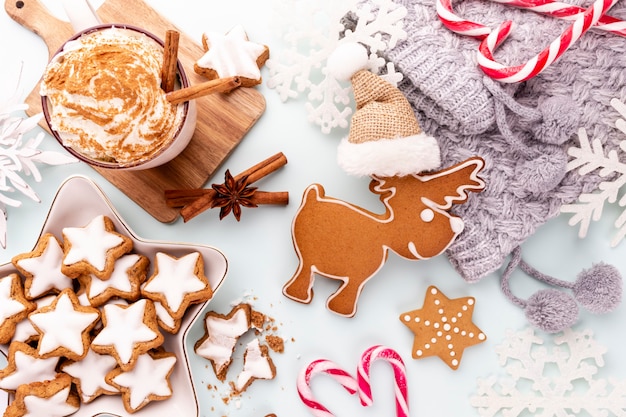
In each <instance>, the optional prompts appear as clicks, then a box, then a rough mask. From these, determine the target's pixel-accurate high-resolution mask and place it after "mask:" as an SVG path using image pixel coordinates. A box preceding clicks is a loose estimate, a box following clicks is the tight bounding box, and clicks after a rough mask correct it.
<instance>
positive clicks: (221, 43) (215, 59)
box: [194, 25, 270, 87]
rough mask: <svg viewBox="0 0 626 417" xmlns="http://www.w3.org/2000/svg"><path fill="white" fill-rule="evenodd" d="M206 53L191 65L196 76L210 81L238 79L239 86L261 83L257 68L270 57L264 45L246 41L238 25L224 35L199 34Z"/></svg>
mask: <svg viewBox="0 0 626 417" xmlns="http://www.w3.org/2000/svg"><path fill="white" fill-rule="evenodd" d="M202 45H203V46H204V50H205V51H206V53H205V54H204V55H203V56H202V57H201V58H200V59H198V61H197V62H196V63H195V65H194V70H195V71H196V73H198V74H200V75H203V76H205V77H207V78H208V79H210V80H215V79H218V78H226V77H234V76H238V77H239V79H240V80H241V85H242V86H243V87H252V86H255V85H257V84H260V83H261V81H262V78H261V70H260V68H261V67H262V66H263V65H265V61H267V59H268V58H269V56H270V50H269V48H268V47H267V46H266V45H261V44H258V43H254V42H250V40H248V35H247V34H246V32H245V30H244V29H243V27H242V26H241V25H238V26H235V27H234V28H232V29H231V30H230V31H228V33H226V34H225V35H224V34H222V33H216V32H206V33H204V35H202Z"/></svg>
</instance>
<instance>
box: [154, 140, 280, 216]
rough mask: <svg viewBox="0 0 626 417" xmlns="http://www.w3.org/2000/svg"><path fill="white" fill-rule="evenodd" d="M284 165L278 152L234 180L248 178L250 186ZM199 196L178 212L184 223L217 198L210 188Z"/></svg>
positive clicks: (211, 204) (205, 208)
mask: <svg viewBox="0 0 626 417" xmlns="http://www.w3.org/2000/svg"><path fill="white" fill-rule="evenodd" d="M286 164H287V157H286V156H285V155H284V154H283V153H282V152H279V153H277V154H275V155H272V156H270V157H269V158H267V159H265V160H264V161H261V162H259V163H258V164H256V165H254V166H252V167H250V168H248V169H246V170H245V171H243V172H241V173H240V174H237V175H236V176H235V177H234V178H235V180H236V181H239V180H241V179H242V178H243V177H244V176H248V184H252V183H254V182H255V181H258V180H260V179H261V178H263V177H265V176H267V175H269V174H271V173H272V172H274V171H276V170H277V169H278V168H280V167H282V166H284V165H286ZM201 194H202V195H200V196H199V197H197V198H196V199H194V200H193V201H192V202H191V203H189V204H186V205H185V206H184V207H183V208H182V209H181V210H180V215H181V217H182V218H183V220H184V221H185V222H187V221H189V220H191V219H192V218H194V217H196V216H197V215H198V214H200V213H202V212H203V211H205V210H207V209H209V208H211V207H212V206H213V200H214V199H215V197H216V196H217V192H216V191H215V190H214V189H212V188H208V189H206V190H204V191H202V192H201ZM166 195H167V194H166ZM169 195H170V196H172V192H170V194H169ZM176 197H177V198H181V197H182V196H181V195H180V194H178V195H177V196H176Z"/></svg>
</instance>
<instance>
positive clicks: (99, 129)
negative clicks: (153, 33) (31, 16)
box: [41, 28, 182, 164]
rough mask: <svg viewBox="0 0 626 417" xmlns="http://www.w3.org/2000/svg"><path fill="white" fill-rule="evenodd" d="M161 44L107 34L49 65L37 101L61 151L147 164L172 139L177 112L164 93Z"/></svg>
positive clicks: (119, 32)
mask: <svg viewBox="0 0 626 417" xmlns="http://www.w3.org/2000/svg"><path fill="white" fill-rule="evenodd" d="M162 59H163V51H162V48H161V47H160V45H158V44H157V43H156V42H155V41H153V40H152V39H150V38H148V37H147V36H145V35H143V34H139V33H135V32H132V31H130V30H124V29H117V28H110V29H105V30H102V31H99V32H95V33H92V34H88V35H83V36H82V37H81V38H79V39H77V40H76V41H72V42H70V44H68V46H66V48H65V49H64V51H63V52H62V53H61V54H60V55H57V57H56V58H55V59H54V60H53V61H52V62H51V63H50V65H49V66H48V68H47V69H46V72H45V74H44V77H43V81H42V88H41V94H42V95H43V96H47V98H48V103H49V108H50V110H51V112H50V118H51V122H52V124H53V128H54V129H55V130H56V131H57V132H59V134H60V135H61V137H62V138H63V141H64V144H65V145H66V146H70V147H72V148H74V149H75V150H77V151H78V152H80V153H83V154H85V155H86V156H88V157H91V158H94V159H100V160H105V161H115V162H118V163H122V164H123V163H130V162H135V161H138V160H142V159H146V158H149V156H150V155H151V154H153V153H154V152H156V151H157V150H158V149H159V148H160V147H162V146H163V145H164V144H165V143H167V142H169V141H170V140H171V139H172V138H173V136H174V135H175V133H176V130H177V127H178V124H179V123H180V121H181V119H182V110H179V109H178V108H177V107H180V108H182V105H180V106H173V105H171V104H170V103H169V102H168V101H167V99H166V97H165V92H164V91H163V90H162V89H161V87H160V85H161V77H160V70H161V61H162Z"/></svg>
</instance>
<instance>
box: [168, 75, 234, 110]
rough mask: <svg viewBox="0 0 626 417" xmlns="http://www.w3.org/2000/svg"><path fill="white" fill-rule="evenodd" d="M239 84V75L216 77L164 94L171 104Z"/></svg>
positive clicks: (226, 90)
mask: <svg viewBox="0 0 626 417" xmlns="http://www.w3.org/2000/svg"><path fill="white" fill-rule="evenodd" d="M240 85H241V80H240V79H239V77H237V76H234V77H226V78H218V79H217V80H211V81H206V82H204V83H200V84H196V85H191V86H189V87H185V88H181V89H180V90H175V91H172V92H170V93H167V95H166V96H165V97H166V98H167V100H168V101H169V102H170V103H172V104H180V103H183V102H185V101H189V100H193V99H195V98H200V97H204V96H207V95H209V94H214V93H226V92H229V91H231V90H233V89H235V88H237V87H239V86H240Z"/></svg>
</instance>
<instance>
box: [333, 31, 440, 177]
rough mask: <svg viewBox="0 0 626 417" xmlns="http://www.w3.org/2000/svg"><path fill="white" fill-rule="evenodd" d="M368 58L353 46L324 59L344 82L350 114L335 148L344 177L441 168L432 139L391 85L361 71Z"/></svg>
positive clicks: (406, 173) (405, 172)
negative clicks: (351, 108) (350, 89)
mask: <svg viewBox="0 0 626 417" xmlns="http://www.w3.org/2000/svg"><path fill="white" fill-rule="evenodd" d="M367 62H368V55H367V51H366V49H365V47H363V46H362V45H360V44H357V43H350V42H346V43H343V44H341V45H340V46H339V47H338V48H337V49H336V50H335V51H334V52H333V53H332V54H331V55H330V56H329V58H328V61H327V70H328V73H329V74H330V75H332V76H334V77H335V78H336V79H338V80H343V81H347V80H350V81H351V83H352V87H353V92H354V99H355V103H356V112H355V113H354V115H353V116H352V119H351V122H350V132H349V134H348V136H347V137H346V138H344V139H343V140H342V141H341V143H340V144H339V147H338V153H337V161H338V163H339V166H341V168H342V169H343V170H345V171H346V172H347V173H348V174H352V175H357V176H366V175H378V176H382V177H391V176H405V175H409V174H417V173H420V172H423V171H430V170H434V169H436V168H438V167H439V166H440V164H441V157H440V151H439V144H438V143H437V140H436V139H435V138H434V137H432V136H430V135H428V134H426V133H424V132H423V131H422V129H421V127H420V125H419V123H418V121H417V119H416V118H415V115H414V113H413V109H412V108H411V105H410V104H409V102H408V101H407V99H406V98H405V97H404V95H403V94H402V93H401V92H400V90H398V89H397V88H396V87H395V86H393V85H392V84H391V83H389V82H387V81H385V80H384V79H383V78H381V77H380V76H378V75H375V74H373V73H371V72H370V71H368V70H366V69H365V68H366V67H367Z"/></svg>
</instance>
